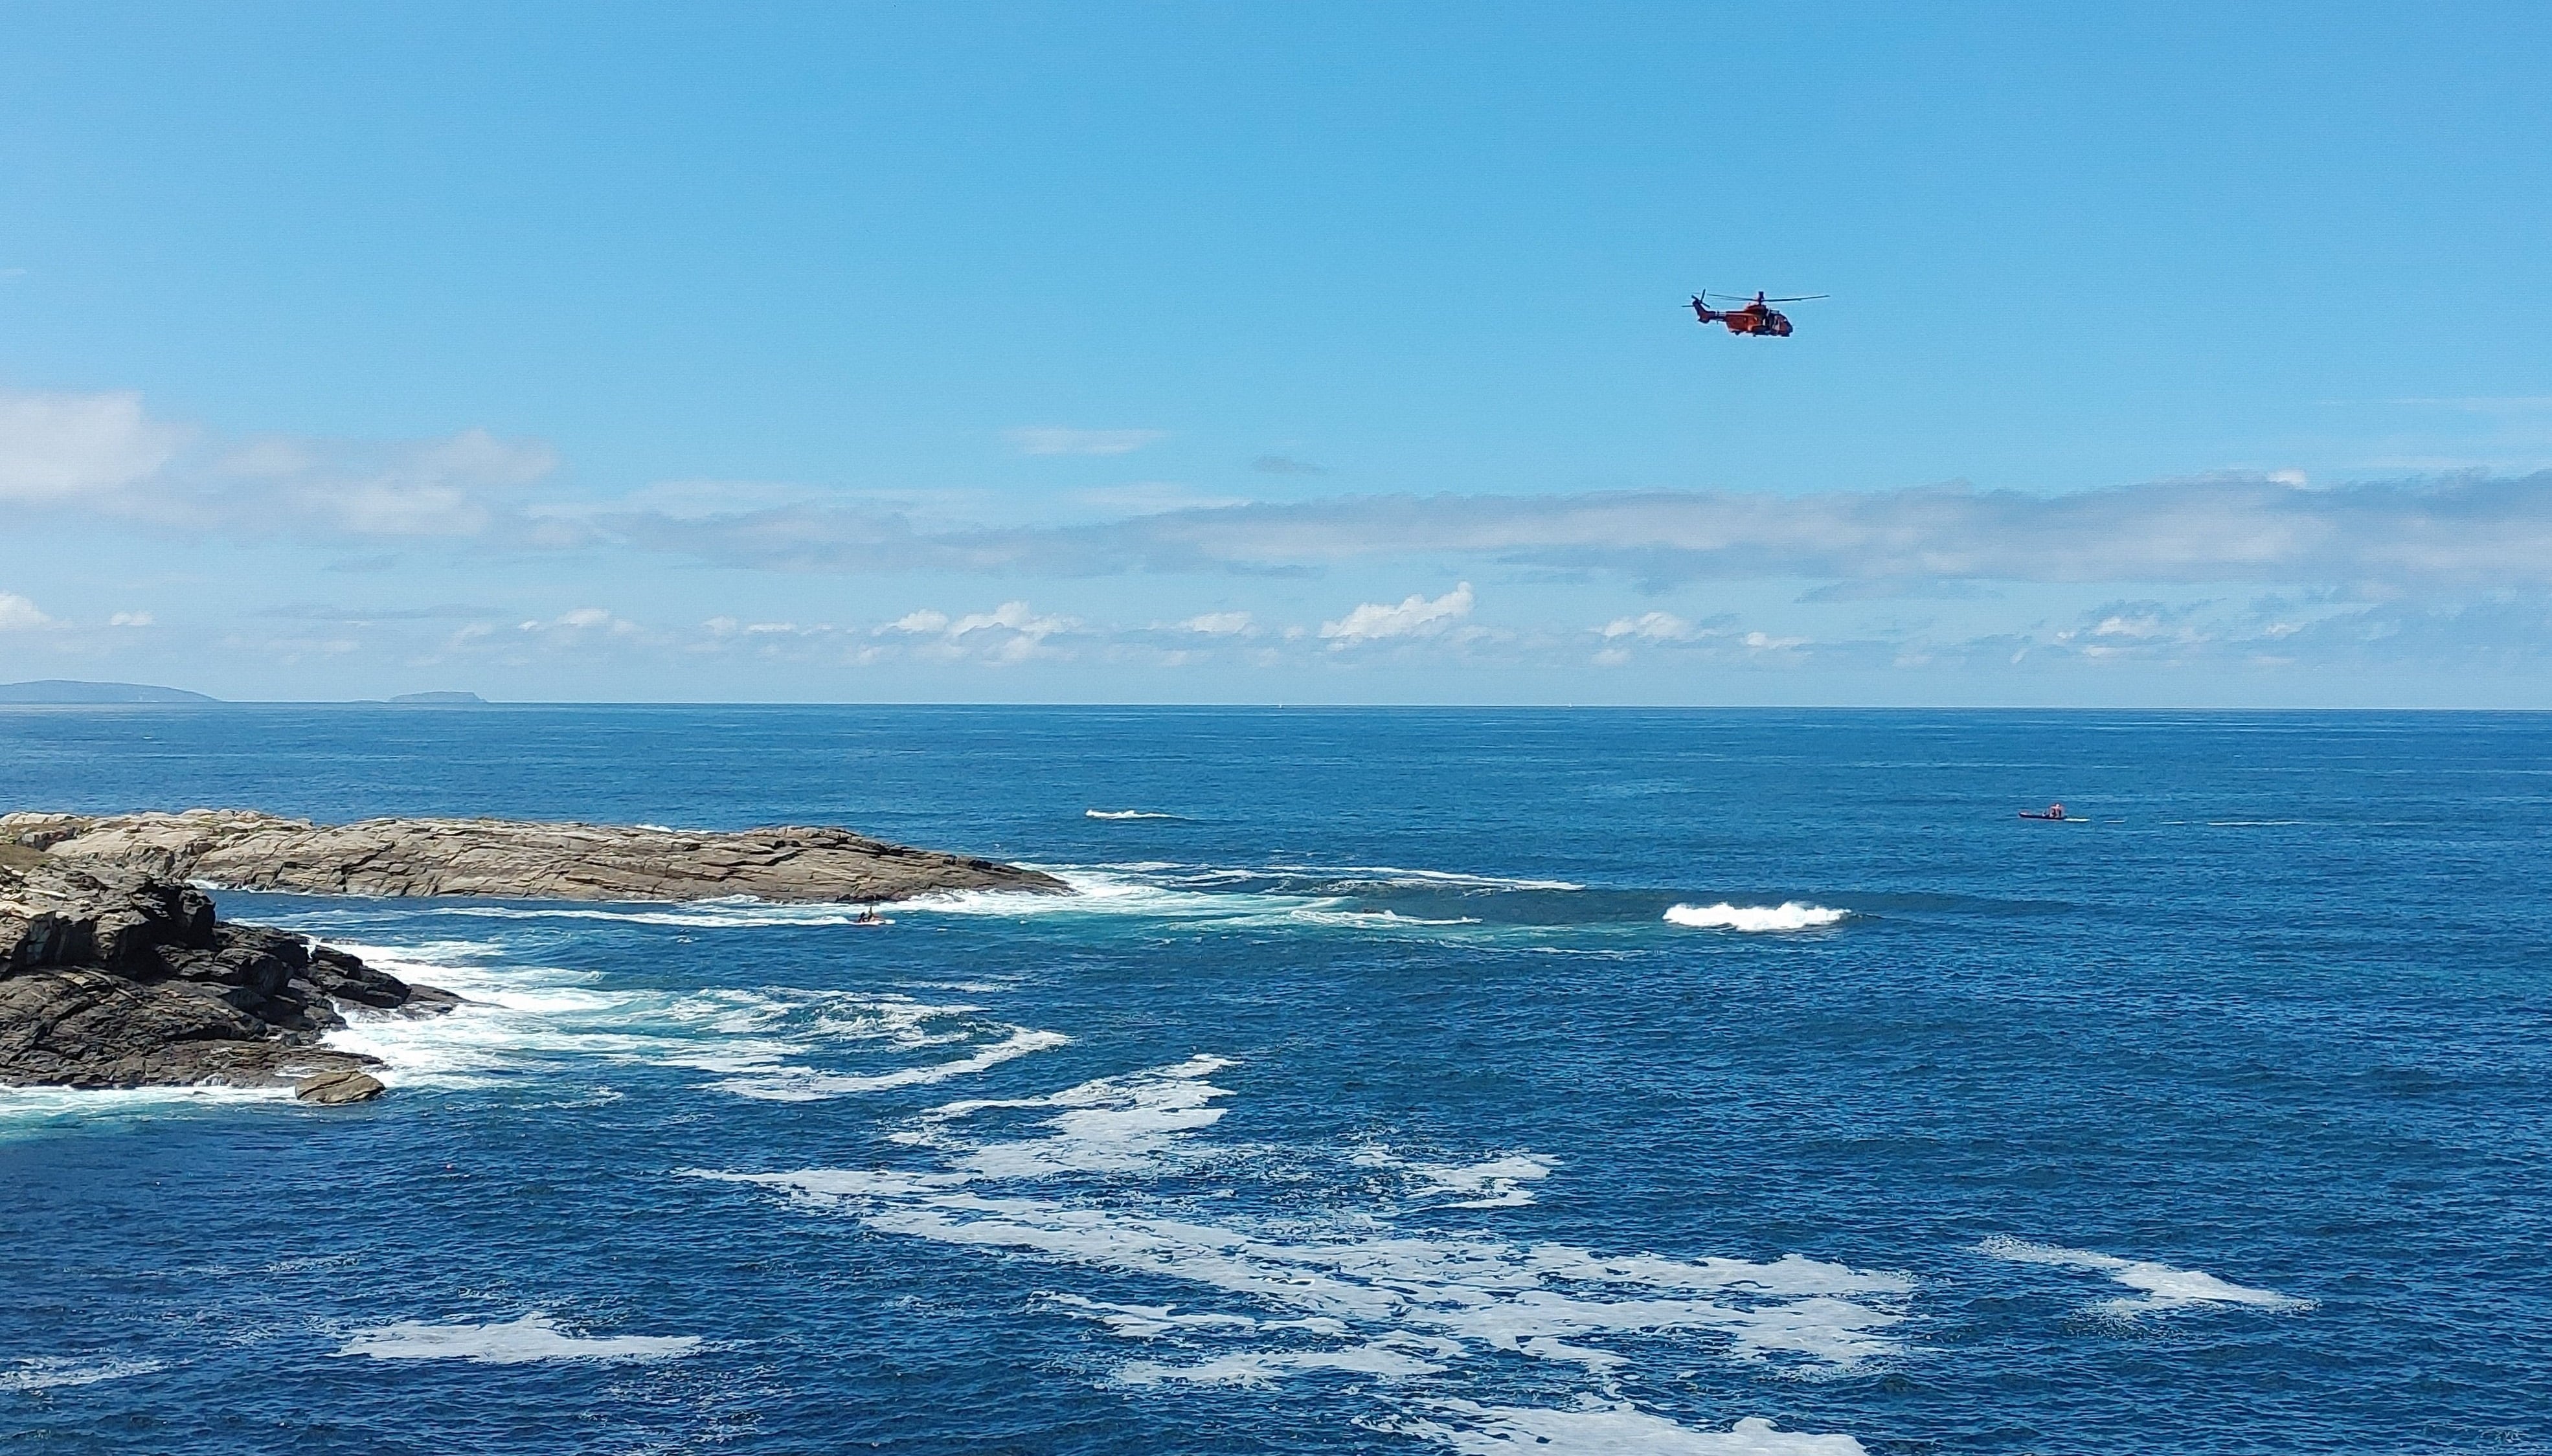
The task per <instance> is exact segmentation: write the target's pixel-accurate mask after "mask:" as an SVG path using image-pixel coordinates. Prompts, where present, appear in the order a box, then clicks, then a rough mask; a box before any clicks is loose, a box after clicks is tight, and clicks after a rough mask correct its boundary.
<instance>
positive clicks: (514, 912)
mask: <svg viewBox="0 0 2552 1456" xmlns="http://www.w3.org/2000/svg"><path fill="white" fill-rule="evenodd" d="M867 908H868V907H867V906H865V905H856V904H837V903H830V902H827V903H823V904H779V903H775V902H772V901H769V900H757V899H748V898H742V897H728V898H724V899H713V900H685V901H683V902H681V904H680V905H679V906H675V905H670V904H669V905H665V906H662V907H657V906H629V907H624V908H611V909H598V908H591V907H587V906H582V905H438V906H435V907H433V908H432V909H428V910H425V911H423V912H422V913H424V914H429V915H453V916H462V917H466V918H470V919H478V920H605V921H612V922H615V923H618V924H622V925H672V926H679V927H682V928H684V929H691V930H739V929H747V930H749V929H753V928H756V927H759V926H771V925H795V926H823V925H849V924H852V923H853V922H854V921H856V920H858V918H859V916H860V915H861V913H862V912H863V911H865V910H866V909H867Z"/></svg>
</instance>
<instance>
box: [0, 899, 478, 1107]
mask: <svg viewBox="0 0 2552 1456" xmlns="http://www.w3.org/2000/svg"><path fill="white" fill-rule="evenodd" d="M459 1000H460V997H458V996H455V995H453V994H452V993H451V992H450V991H446V990H438V989H436V988H433V987H425V986H409V985H408V984H407V983H405V982H403V981H400V980H399V979H398V978H397V977H394V976H390V975H386V974H384V973H382V972H379V971H375V970H373V969H372V968H371V967H369V966H367V965H365V964H364V963H363V962H362V961H360V960H357V959H356V958H355V957H353V956H350V955H347V954H346V953H345V952H343V951H339V950H333V949H330V948H328V947H326V946H315V947H314V946H313V945H312V944H311V943H310V942H309V941H308V940H306V939H304V938H303V937H301V936H298V935H294V934H292V933H291V932H289V931H283V930H269V929H266V928H265V927H263V926H257V925H227V924H223V923H221V922H220V921H218V920H216V919H215V918H214V917H213V902H212V901H211V900H210V899H207V898H206V897H205V896H204V894H203V892H202V891H200V890H197V889H192V888H189V887H188V886H186V885H185V884H179V883H177V882H175V881H173V880H169V879H166V878H154V877H151V876H146V875H138V874H134V873H131V872H128V871H122V870H113V869H107V868H104V867H94V868H92V867H85V866H82V865H81V864H79V863H77V862H75V861H67V860H63V859H60V858H59V857H57V856H53V855H46V854H32V853H28V852H26V851H24V850H23V849H21V851H20V852H18V853H15V854H12V855H10V856H8V857H7V858H6V859H0V1085H6V1086H31V1085H35V1086H56V1087H99V1088H105V1087H154V1086H170V1085H181V1084H190V1083H218V1084H225V1085H229V1086H234V1087H274V1086H284V1085H290V1084H294V1083H298V1082H300V1081H302V1080H304V1079H308V1078H312V1077H315V1076H318V1075H321V1074H341V1073H350V1072H356V1071H359V1070H360V1069H362V1068H364V1067H368V1066H372V1065H373V1059H372V1058H370V1057H366V1056H362V1055H360V1054H357V1053H353V1052H340V1051H333V1050H330V1049H328V1048H325V1047H322V1046H319V1045H318V1044H317V1043H318V1041H319V1039H320V1037H322V1036H323V1035H325V1034H326V1033H327V1032H328V1031H330V1030H331V1029H333V1028H336V1027H339V1026H343V1025H345V1024H346V1023H345V1017H344V1015H343V1013H342V1012H341V1011H340V1010H339V1005H340V1003H345V1004H352V1005H360V1006H366V1007H372V1008H377V1009H382V1010H398V1011H402V1012H412V1013H420V1014H431V1013H434V1012H439V1011H446V1010H449V1009H451V1008H452V1007H453V1006H454V1005H455V1004H457V1003H458V1002H459ZM366 1080H367V1081H370V1080H372V1079H369V1078H368V1079H366ZM376 1086H377V1085H376ZM368 1095H369V1093H368Z"/></svg>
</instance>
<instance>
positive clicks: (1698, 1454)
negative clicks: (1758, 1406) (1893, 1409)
mask: <svg viewBox="0 0 2552 1456" xmlns="http://www.w3.org/2000/svg"><path fill="white" fill-rule="evenodd" d="M1426 1408H1427V1409H1428V1410H1429V1411H1430V1412H1432V1418H1431V1417H1430V1416H1408V1417H1403V1418H1401V1419H1398V1420H1392V1421H1385V1422H1377V1424H1378V1425H1379V1426H1380V1427H1381V1428H1382V1429H1384V1430H1389V1431H1394V1432H1397V1433H1399V1434H1402V1435H1410V1436H1417V1437H1420V1438H1421V1439H1424V1440H1429V1441H1433V1442H1435V1444H1436V1445H1439V1446H1442V1447H1444V1448H1445V1449H1447V1450H1450V1451H1455V1452H1459V1453H1461V1456H1510V1453H1513V1452H1517V1451H1533V1452H1536V1453H1539V1456H1863V1452H1864V1449H1865V1448H1864V1447H1862V1445H1861V1442H1859V1441H1857V1440H1854V1439H1853V1438H1852V1437H1850V1436H1847V1435H1810V1434H1807V1433H1805V1432H1801V1431H1785V1430H1777V1429H1775V1428H1774V1427H1773V1425H1772V1422H1770V1421H1768V1420H1765V1419H1763V1418H1762V1417H1761V1416H1758V1415H1750V1416H1747V1417H1746V1418H1745V1419H1743V1420H1740V1421H1738V1422H1737V1423H1736V1424H1735V1425H1733V1426H1731V1427H1729V1428H1728V1429H1727V1430H1724V1431H1714V1430H1695V1429H1693V1428H1692V1427H1690V1426H1687V1425H1678V1424H1676V1423H1675V1422H1674V1421H1671V1420H1668V1419H1666V1418H1665V1417H1664V1416H1662V1415H1651V1414H1649V1413H1648V1411H1645V1410H1642V1409H1640V1408H1638V1407H1637V1406H1634V1405H1631V1404H1625V1403H1610V1404H1585V1405H1580V1406H1577V1407H1575V1408H1573V1409H1559V1410H1549V1409H1542V1408H1538V1407H1535V1406H1529V1405H1483V1404H1478V1403H1476V1402H1472V1401H1435V1402H1430V1403H1429V1404H1428V1405H1427V1407H1426Z"/></svg>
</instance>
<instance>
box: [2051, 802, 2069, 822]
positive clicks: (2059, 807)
mask: <svg viewBox="0 0 2552 1456" xmlns="http://www.w3.org/2000/svg"><path fill="white" fill-rule="evenodd" d="M2047 817H2049V818H2050V819H2062V818H2064V817H2065V806H2064V805H2063V804H2049V805H2048V806H2047Z"/></svg>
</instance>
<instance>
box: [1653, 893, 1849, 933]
mask: <svg viewBox="0 0 2552 1456" xmlns="http://www.w3.org/2000/svg"><path fill="white" fill-rule="evenodd" d="M1665 918H1666V920H1667V921H1668V922H1669V923H1671V924H1675V925H1688V926H1691V927H1692V928H1693V929H1695V930H1744V931H1762V930H1820V929H1823V928H1824V927H1826V926H1829V925H1839V924H1841V923H1843V922H1844V921H1846V920H1849V919H1851V918H1852V911H1850V910H1835V909H1828V908H1827V907H1826V906H1824V905H1811V904H1806V903H1803V902H1801V901H1799V900H1786V901H1784V902H1782V903H1780V904H1777V905H1732V904H1728V903H1726V902H1725V901H1723V902H1721V903H1719V904H1715V905H1673V906H1669V907H1668V908H1667V910H1666V915H1665Z"/></svg>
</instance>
